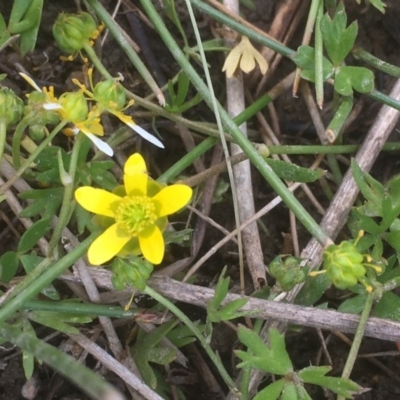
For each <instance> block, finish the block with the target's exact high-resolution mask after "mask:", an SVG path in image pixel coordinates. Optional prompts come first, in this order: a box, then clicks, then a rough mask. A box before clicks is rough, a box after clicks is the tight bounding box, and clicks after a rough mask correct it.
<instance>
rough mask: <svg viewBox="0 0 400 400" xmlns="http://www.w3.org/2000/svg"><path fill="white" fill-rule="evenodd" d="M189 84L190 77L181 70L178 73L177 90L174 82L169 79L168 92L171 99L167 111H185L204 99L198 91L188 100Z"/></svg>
mask: <svg viewBox="0 0 400 400" xmlns="http://www.w3.org/2000/svg"><path fill="white" fill-rule="evenodd" d="M189 86H190V81H189V78H188V77H187V75H186V74H185V73H184V72H180V73H179V75H178V89H177V91H176V92H175V89H174V85H173V83H172V82H171V81H168V93H169V97H170V99H171V100H170V101H169V102H168V103H167V104H166V106H165V109H166V110H167V111H169V112H171V113H183V112H185V111H186V110H188V109H189V108H192V107H194V106H195V105H197V104H199V103H200V102H201V101H202V97H201V96H200V94H199V93H196V95H195V96H194V97H192V98H191V99H190V100H188V101H186V97H187V94H188V92H189Z"/></svg>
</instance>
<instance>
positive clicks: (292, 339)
mask: <svg viewBox="0 0 400 400" xmlns="http://www.w3.org/2000/svg"><path fill="white" fill-rule="evenodd" d="M104 3H105V4H107V3H108V4H110V3H113V2H104ZM255 3H256V5H257V7H258V10H257V12H248V11H246V9H244V14H245V15H246V14H247V17H248V20H249V21H250V22H252V23H254V24H256V25H258V26H259V27H261V28H263V29H268V27H269V26H270V24H271V23H272V20H273V18H274V15H275V12H276V7H275V5H276V3H279V1H275V0H274V1H269V2H267V1H265V0H258V1H255ZM346 3H348V14H349V19H350V20H352V19H354V18H356V19H357V20H358V22H359V32H360V33H359V39H358V41H359V43H360V44H362V46H363V47H364V48H365V49H366V50H368V51H371V52H372V53H373V54H374V55H376V56H378V57H380V58H381V59H383V60H385V61H388V62H390V63H393V64H394V65H397V66H399V65H400V47H399V44H400V23H399V21H400V6H399V4H400V3H397V2H396V1H395V0H392V1H387V3H388V12H387V13H386V15H385V16H382V15H381V14H380V13H379V12H378V11H377V10H375V9H374V8H373V7H366V6H363V7H361V6H357V5H356V3H355V1H350V0H349V1H347V2H346ZM65 4H67V3H65V2H64V3H62V2H58V1H50V0H47V1H45V6H44V12H43V19H42V24H41V30H40V34H39V39H38V43H37V47H36V50H35V51H34V53H33V54H28V55H27V56H26V57H20V56H19V55H18V54H17V53H16V51H15V49H13V48H10V47H9V48H6V49H5V50H3V51H2V52H1V53H0V72H1V73H7V74H8V77H7V79H6V80H5V81H4V82H3V84H4V85H5V86H9V87H11V88H12V89H14V90H15V91H16V93H17V94H19V95H22V94H23V93H25V92H26V90H27V85H26V84H25V82H23V81H22V80H21V78H20V77H19V76H18V68H17V67H16V66H17V63H20V64H21V65H22V66H23V67H24V68H25V69H26V70H27V71H28V72H29V73H31V74H32V75H33V76H35V78H36V79H37V82H38V83H39V84H45V85H49V84H51V85H54V86H55V87H56V90H57V91H58V92H62V91H65V90H70V89H71V88H70V87H69V85H68V79H69V77H71V76H72V75H75V74H79V73H80V71H81V70H82V63H81V61H80V60H79V59H77V60H75V61H74V62H72V63H65V62H62V61H60V59H59V56H60V55H61V52H60V51H59V50H58V49H57V48H56V47H55V45H54V40H53V38H52V35H51V26H52V23H53V22H54V20H55V18H56V15H57V13H58V12H60V11H68V12H73V11H74V10H75V5H74V3H73V2H70V3H69V4H67V5H65ZM10 5H12V1H10V0H9V1H5V2H1V3H0V11H1V12H2V13H3V15H4V16H5V17H6V20H7V16H8V12H9V9H10ZM179 10H180V12H181V14H182V18H183V21H184V27H185V29H187V31H188V32H190V27H189V23H188V22H187V23H186V21H187V16H186V13H185V9H184V7H183V6H182V8H179ZM199 17H200V21H201V24H202V25H201V27H202V34H203V36H204V37H207V38H210V37H211V30H210V28H211V26H214V25H215V23H213V22H212V21H210V20H209V19H208V18H207V17H203V16H199ZM304 21H305V16H304V17H303V18H302V22H301V23H300V24H299V27H298V28H297V30H296V33H295V34H294V35H293V39H292V40H291V42H290V43H289V46H290V47H291V48H296V47H297V46H298V44H299V42H300V40H301V36H302V30H303V29H304ZM117 22H119V23H120V24H121V25H122V26H123V27H124V29H126V31H127V32H128V33H130V34H131V33H132V31H131V29H130V27H129V24H128V21H127V19H126V17H125V15H124V13H120V14H119V15H118V16H117ZM142 26H144V25H142ZM144 29H145V30H144V33H145V35H146V36H147V37H148V38H149V39H150V41H149V43H150V45H151V48H150V49H147V51H149V52H153V53H154V54H156V61H157V63H158V65H157V67H158V69H159V73H158V75H157V76H158V79H159V82H158V83H159V84H160V85H163V84H164V83H165V82H166V80H168V79H170V78H171V77H173V76H174V75H175V74H176V72H177V65H176V63H175V62H174V61H173V59H172V58H171V55H170V54H169V53H168V51H167V50H166V49H165V47H164V45H163V44H162V42H161V40H160V39H159V38H158V37H157V35H156V34H155V33H154V32H153V31H151V30H150V29H149V28H147V27H146V26H144ZM171 29H173V27H171ZM188 36H189V40H190V41H192V40H193V38H192V36H191V34H190V33H188ZM133 37H134V38H135V35H134V34H133ZM44 52H46V54H47V56H48V60H47V61H45V57H44ZM103 60H104V63H105V64H106V66H107V67H108V68H109V71H110V72H111V73H112V75H114V76H116V75H117V72H123V73H124V74H127V73H128V74H129V75H130V76H131V79H130V80H129V81H128V84H131V85H132V86H133V87H134V90H135V93H137V94H139V95H141V96H145V95H147V94H149V93H148V91H147V87H146V85H145V84H144V83H141V82H140V81H139V78H138V77H137V76H136V75H135V72H134V71H133V70H132V68H131V67H130V66H129V62H128V61H127V60H126V58H125V57H124V55H123V54H122V53H121V51H120V50H119V48H118V47H117V46H115V43H114V42H113V41H112V40H111V39H108V41H107V42H106V44H105V47H104V48H103ZM222 60H223V57H222V55H221V54H215V55H211V56H210V57H209V59H208V61H209V63H210V64H211V65H212V66H214V65H221V66H222ZM349 61H350V62H354V60H351V58H350V60H349ZM292 67H293V65H292V64H291V63H289V62H285V61H283V62H282V64H281V66H280V67H278V70H277V71H276V73H275V74H274V75H272V77H271V78H270V82H269V85H268V86H269V87H272V86H273V85H274V84H276V83H277V82H278V81H279V79H280V78H282V77H283V76H285V75H286V73H287V72H289V70H290V68H292ZM212 70H213V71H220V68H214V67H213V68H212ZM376 78H377V79H376V81H377V88H378V89H379V90H381V91H383V92H385V93H388V92H389V91H390V88H391V86H392V84H393V81H394V80H393V79H391V78H388V77H387V76H385V75H383V74H381V73H379V72H378V73H377V75H376ZM213 79H214V81H215V83H216V88H217V92H218V91H219V92H222V91H223V88H222V87H221V84H220V82H223V79H224V77H223V75H222V73H218V72H216V75H215V76H213ZM249 82H250V81H249ZM328 97H329V95H328ZM362 100H363V101H364V104H363V109H362V112H361V113H360V115H359V116H358V118H357V119H356V120H355V121H354V122H353V123H352V124H351V126H350V127H349V128H348V130H347V132H346V135H345V139H344V140H345V143H359V142H360V141H362V139H363V136H364V134H365V133H366V131H367V130H368V128H369V126H370V125H371V123H372V121H373V119H374V117H375V115H376V113H377V111H378V110H379V105H377V104H376V103H374V102H373V101H372V100H369V99H366V98H363V99H362ZM328 103H329V101H328V102H327V105H328ZM275 108H276V110H277V113H278V117H279V125H280V129H281V132H282V137H281V139H282V142H284V143H288V144H290V143H292V144H300V143H310V144H314V143H315V144H317V142H318V138H317V137H316V134H315V130H314V128H313V126H312V123H311V120H310V117H309V115H308V112H307V110H306V107H305V105H304V103H303V101H302V99H297V100H294V99H293V98H292V96H291V94H290V93H287V95H285V96H281V97H280V98H279V99H278V100H277V101H276V102H275ZM328 108H329V107H328ZM185 116H186V117H187V118H193V119H198V118H200V119H201V120H207V119H208V118H212V117H211V116H212V114H211V112H210V111H209V110H208V109H207V107H206V106H205V105H204V103H201V104H200V105H199V106H197V108H196V109H195V110H191V111H189V112H188V113H187V114H185ZM330 117H331V115H330V114H329V111H328V112H327V113H326V114H325V117H324V119H325V120H326V121H328V120H329V119H330ZM147 122H149V121H144V122H143V123H144V124H145V123H147ZM253 129H255V130H256V129H257V124H256V123H255V124H254V125H253ZM165 138H166V142H165V143H166V148H167V151H166V152H165V153H163V156H162V158H161V157H158V158H157V160H156V161H155V165H156V167H157V168H156V169H159V170H161V171H163V170H165V169H166V168H167V167H168V166H170V165H172V164H173V163H174V162H175V161H176V160H178V159H179V158H180V157H181V156H183V155H184V154H185V149H184V147H183V145H182V143H181V141H180V139H179V138H178V137H177V136H173V135H168V134H167V135H165ZM396 139H398V134H397V133H396V131H395V132H393V135H392V140H396ZM148 155H149V156H150V157H157V155H158V153H156V152H153V150H149V151H148ZM207 157H210V156H207ZM294 161H296V162H298V163H299V164H302V165H309V164H310V160H309V159H308V158H307V157H298V158H297V159H296V158H294ZM399 169H400V165H399V162H398V155H397V154H390V155H387V154H385V155H383V156H381V157H380V158H379V159H378V161H377V162H376V166H375V168H374V170H373V171H372V173H373V175H374V176H376V177H377V178H379V179H381V180H387V179H388V178H389V177H390V176H392V175H393V174H394V173H398V171H399ZM254 180H255V185H254V187H255V198H256V202H257V207H256V208H258V206H259V205H261V204H265V202H266V199H269V198H272V196H273V194H272V193H271V191H270V189H269V187H266V185H265V184H263V181H262V180H261V178H260V177H259V176H258V175H257V174H256V173H255V177H254ZM313 191H314V194H315V195H316V196H317V198H318V199H319V200H320V201H321V202H322V204H323V205H324V206H327V205H328V202H327V200H326V199H324V195H323V193H321V192H320V189H318V187H317V186H315V187H314V188H313ZM303 200H304V201H307V200H306V199H303ZM304 201H303V204H304ZM305 206H306V207H307V208H308V209H310V211H311V210H312V207H311V205H307V204H305ZM0 210H1V212H2V213H6V214H9V216H10V218H13V215H12V214H11V212H10V211H9V210H8V209H7V206H5V205H4V203H1V204H0ZM311 212H313V211H311ZM210 216H211V218H213V219H215V220H216V221H217V222H218V223H220V224H221V225H222V226H224V227H225V228H226V229H229V230H230V229H232V228H233V217H232V212H231V200H230V195H229V194H227V195H226V196H225V198H224V200H223V201H222V202H221V203H217V204H215V205H214V206H213V208H212V211H211V215H210ZM316 217H317V215H316ZM14 221H15V222H16V223H17V221H16V220H15V219H14ZM263 223H264V224H265V226H267V227H268V231H269V234H270V237H268V238H264V239H263V248H264V251H265V253H264V256H265V261H266V262H269V261H270V260H271V259H272V258H273V257H275V256H276V255H277V254H279V253H281V249H282V246H283V239H282V236H281V232H288V231H289V218H288V213H287V209H286V208H285V207H283V206H280V207H279V208H278V209H277V210H275V211H274V213H273V214H272V215H268V216H266V217H264V218H263ZM0 224H1V227H2V229H3V233H2V234H1V235H2V242H1V244H0V251H1V252H4V251H7V250H9V249H10V248H15V237H14V236H13V235H12V233H11V232H10V231H8V230H7V228H5V225H4V224H2V223H1V222H0ZM7 232H8V235H7V234H6V233H7ZM300 236H301V243H300V245H301V246H303V245H305V244H306V242H307V240H308V239H309V237H308V234H307V233H305V232H304V234H303V235H300ZM221 237H222V236H221V234H220V233H216V232H215V231H214V230H212V229H210V230H209V231H208V234H207V235H206V239H205V242H204V243H203V247H202V248H203V249H205V250H204V251H206V250H207V249H209V248H210V247H211V246H212V245H213V244H214V243H215V242H217V241H218V240H220V238H221ZM230 250H232V251H235V249H234V248H233V246H232V248H231V247H230V246H229V245H228V246H225V247H224V249H223V250H222V251H221V252H220V253H218V254H217V255H216V256H214V258H213V259H212V261H211V262H210V263H209V264H208V265H207V267H205V268H204V269H202V278H203V279H204V282H205V283H203V284H208V282H209V281H210V279H211V278H212V277H214V275H215V270H214V268H213V267H214V266H216V265H218V269H217V271H218V270H220V267H219V266H220V265H228V266H229V267H230V268H229V269H230V270H232V271H234V270H235V269H236V266H237V258H236V256H235V255H232V253H231V252H230ZM174 251H175V252H176V254H174V256H175V258H178V257H179V253H178V252H179V249H174ZM231 273H232V272H231ZM232 277H233V278H237V276H236V275H235V274H234V273H232ZM325 300H327V301H330V302H331V303H332V304H335V303H336V304H337V302H338V301H340V300H338V299H328V298H327V299H325ZM185 311H187V312H188V313H189V315H191V316H193V319H197V318H203V317H204V314H203V312H199V310H197V309H193V307H191V306H186V307H185ZM119 332H120V333H121V337H124V336H125V335H126V334H127V333H126V332H124V328H123V327H122V328H120V331H119ZM323 334H324V336H325V338H326V337H328V336H330V340H329V341H328V345H327V347H328V351H329V352H330V354H331V357H332V361H333V365H332V367H333V371H332V373H333V374H334V375H336V376H339V375H340V372H341V369H342V367H343V364H344V362H345V359H346V357H347V352H348V347H347V345H345V344H344V343H343V341H341V340H340V339H339V338H338V337H336V336H334V335H332V334H330V333H329V332H323ZM52 343H53V344H55V345H59V344H60V339H55V340H54V341H53V342H52ZM214 344H215V346H216V348H217V350H218V351H219V352H220V353H221V355H222V357H223V359H224V360H225V361H226V363H227V364H228V368H230V369H232V368H231V365H232V364H231V354H232V353H231V350H232V347H235V346H237V343H235V336H234V335H232V332H231V331H230V330H228V329H227V328H225V327H222V328H220V329H217V332H216V337H215V338H214ZM287 344H288V350H289V352H290V355H291V358H292V360H293V362H294V363H295V366H296V367H297V368H302V367H305V366H307V365H309V364H310V363H312V364H315V363H316V362H317V358H318V357H319V356H320V351H321V343H320V339H319V337H318V335H317V333H316V332H315V331H313V330H310V329H305V330H302V331H300V332H294V331H293V332H289V333H288V334H287ZM5 347H7V345H5ZM395 350H396V347H395V345H394V344H393V343H388V342H383V341H378V340H373V339H366V340H364V342H363V345H362V347H361V351H360V353H361V354H367V353H378V352H385V351H395ZM14 352H15V350H11V349H6V348H0V356H1V357H2V359H3V360H2V359H0V400H3V399H4V400H17V399H23V398H24V397H23V396H22V394H21V390H22V388H23V386H24V384H25V378H24V373H23V370H22V368H21V362H20V360H21V358H20V355H16V357H14V358H11V359H9V358H8V357H7V356H8V355H9V354H13V353H14ZM4 357H5V358H4ZM376 360H377V361H378V362H377V361H376ZM88 362H89V364H92V365H93V367H98V366H96V363H95V362H94V361H93V360H91V359H90V358H89V361H88ZM326 362H327V361H326V360H324V357H323V356H322V357H321V364H324V363H326ZM399 362H400V361H399V358H398V356H393V355H387V356H382V357H375V358H373V359H371V358H362V359H360V360H359V361H357V362H356V365H355V369H354V372H353V374H352V379H354V380H355V381H356V382H358V383H359V384H360V385H362V386H363V387H366V388H371V390H370V391H369V392H366V393H364V394H363V395H360V396H357V397H356V398H357V399H360V400H361V399H362V400H381V399H385V400H396V399H400V380H399V377H398V374H397V372H398V371H399V370H400V365H399ZM387 370H389V371H391V372H394V374H395V376H390V375H388V373H387ZM180 372H182V371H179V369H177V368H173V373H176V374H177V375H179V373H180ZM183 373H184V374H185V375H187V376H190V379H189V378H186V382H187V384H186V385H185V384H183V385H181V389H182V391H183V392H184V393H185V395H186V398H187V399H193V400H195V399H212V398H214V397H213V396H212V394H210V393H207V390H206V389H205V386H204V385H203V384H201V383H200V382H201V377H200V376H199V375H198V373H197V372H196V370H195V369H194V367H193V366H192V365H189V367H188V370H186V371H183ZM106 377H107V379H109V380H111V381H112V382H113V383H115V384H116V385H117V386H119V387H122V385H121V384H120V383H119V382H118V379H117V378H115V377H113V376H112V377H110V376H108V375H106ZM34 378H35V382H36V384H38V385H39V391H38V394H37V396H36V397H35V398H36V399H46V400H50V399H64V400H67V399H69V400H73V399H76V400H77V399H85V398H86V397H84V396H83V395H82V394H80V392H79V391H78V390H77V389H75V388H74V387H73V386H72V385H71V384H70V383H69V382H68V381H65V380H63V379H62V378H60V377H59V376H58V375H55V374H54V373H53V371H52V370H50V369H49V368H47V367H46V366H43V365H42V366H40V365H37V366H36V372H35V375H34ZM310 395H311V397H312V398H313V400H319V399H321V400H322V399H333V398H334V397H332V396H331V395H329V394H328V393H325V394H324V393H323V392H322V390H315V388H314V389H313V388H310Z"/></svg>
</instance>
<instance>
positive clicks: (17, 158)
mask: <svg viewBox="0 0 400 400" xmlns="http://www.w3.org/2000/svg"><path fill="white" fill-rule="evenodd" d="M32 117H33V116H32V115H28V116H26V117H25V118H23V119H22V120H21V121H20V122H19V124H18V125H17V127H16V128H15V132H14V135H13V139H12V157H13V164H14V168H15V169H17V168H19V167H20V166H21V150H20V147H21V139H22V136H23V134H24V132H25V129H26V128H27V127H28V124H27V121H29V119H31V118H32Z"/></svg>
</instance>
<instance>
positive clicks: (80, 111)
mask: <svg viewBox="0 0 400 400" xmlns="http://www.w3.org/2000/svg"><path fill="white" fill-rule="evenodd" d="M58 102H59V104H60V105H61V107H62V109H63V112H62V113H61V114H62V116H63V117H64V118H65V119H67V120H68V121H70V122H73V123H77V122H83V121H85V120H86V119H87V117H88V113H89V106H88V103H87V101H86V99H85V96H84V94H83V93H82V92H81V91H78V92H67V93H63V94H62V95H61V96H60V98H59V99H58Z"/></svg>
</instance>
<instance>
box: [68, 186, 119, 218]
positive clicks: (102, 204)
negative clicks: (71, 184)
mask: <svg viewBox="0 0 400 400" xmlns="http://www.w3.org/2000/svg"><path fill="white" fill-rule="evenodd" d="M75 199H76V201H77V202H78V203H79V204H80V205H81V206H82V207H83V208H84V209H85V210H88V211H90V212H93V213H95V214H100V215H104V216H105V217H114V210H115V209H116V207H117V206H118V203H119V202H120V200H121V197H119V196H117V195H115V194H113V193H110V192H107V191H106V190H103V189H95V188H92V187H90V186H84V187H80V188H78V189H76V190H75Z"/></svg>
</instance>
